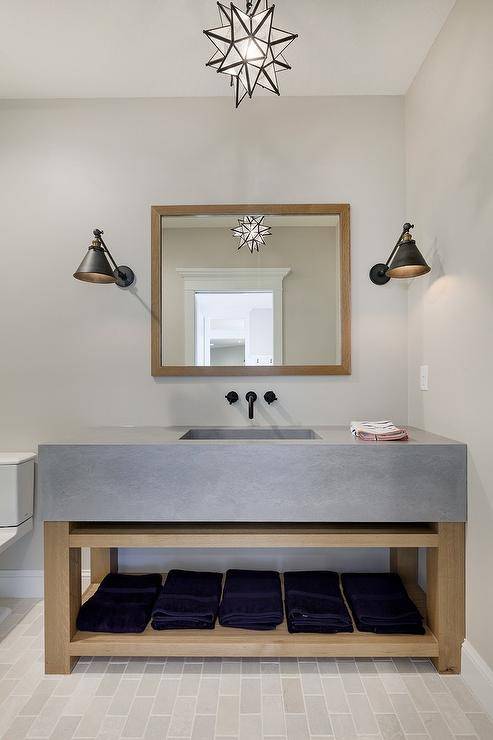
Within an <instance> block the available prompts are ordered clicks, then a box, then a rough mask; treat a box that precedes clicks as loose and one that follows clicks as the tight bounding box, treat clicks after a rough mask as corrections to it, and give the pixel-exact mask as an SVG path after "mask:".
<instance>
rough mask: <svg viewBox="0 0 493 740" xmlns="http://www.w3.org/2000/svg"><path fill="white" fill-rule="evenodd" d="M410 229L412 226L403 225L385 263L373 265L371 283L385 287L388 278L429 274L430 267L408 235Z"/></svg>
mask: <svg viewBox="0 0 493 740" xmlns="http://www.w3.org/2000/svg"><path fill="white" fill-rule="evenodd" d="M411 229H414V224H408V223H405V224H404V226H403V227H402V234H401V235H400V237H399V239H398V240H397V244H396V245H395V247H394V248H393V250H392V252H391V254H390V257H389V258H388V260H387V262H386V263H385V264H382V263H379V264H378V265H373V267H372V268H371V270H370V280H371V281H372V283H375V285H385V283H388V282H389V280H390V278H413V277H418V276H419V275H426V273H427V272H430V270H431V267H430V266H429V265H428V264H427V263H426V260H425V258H424V257H423V255H422V254H421V252H420V251H419V249H418V247H417V246H416V242H415V241H414V239H413V238H412V236H411V234H410V233H409V232H410V230H411Z"/></svg>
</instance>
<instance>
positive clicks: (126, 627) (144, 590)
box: [77, 573, 162, 632]
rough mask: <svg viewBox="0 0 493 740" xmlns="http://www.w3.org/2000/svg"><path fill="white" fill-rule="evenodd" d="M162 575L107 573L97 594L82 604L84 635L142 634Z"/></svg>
mask: <svg viewBox="0 0 493 740" xmlns="http://www.w3.org/2000/svg"><path fill="white" fill-rule="evenodd" d="M161 582H162V578H161V576H160V574H159V573H151V574H150V575H145V576H134V575H125V574H124V573H108V575H107V576H105V577H104V578H103V580H102V581H101V585H100V586H99V587H98V590H97V591H96V593H95V594H94V595H93V596H91V597H90V598H89V599H88V600H87V601H86V602H85V603H84V604H82V606H81V608H80V611H79V615H78V617H77V629H78V630H81V631H82V632H143V631H144V630H145V628H146V626H147V623H148V622H149V620H150V618H151V612H152V607H153V605H154V602H155V601H156V597H157V595H158V593H159V589H160V588H161Z"/></svg>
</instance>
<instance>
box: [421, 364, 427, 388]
mask: <svg viewBox="0 0 493 740" xmlns="http://www.w3.org/2000/svg"><path fill="white" fill-rule="evenodd" d="M419 389H420V390H421V391H427V390H428V365H421V367H420V368H419Z"/></svg>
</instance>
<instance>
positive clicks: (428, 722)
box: [421, 712, 454, 740]
mask: <svg viewBox="0 0 493 740" xmlns="http://www.w3.org/2000/svg"><path fill="white" fill-rule="evenodd" d="M421 719H422V720H423V724H424V726H425V729H426V732H427V733H428V735H429V736H430V737H431V740H453V739H454V736H453V735H452V733H451V732H450V729H449V728H448V726H447V723H446V722H445V720H444V718H443V717H442V715H441V714H439V712H422V713H421Z"/></svg>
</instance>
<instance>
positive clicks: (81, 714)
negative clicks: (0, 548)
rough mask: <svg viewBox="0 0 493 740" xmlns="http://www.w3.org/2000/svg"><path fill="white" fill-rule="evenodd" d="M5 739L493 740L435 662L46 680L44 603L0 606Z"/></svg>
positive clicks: (205, 667) (118, 671)
mask: <svg viewBox="0 0 493 740" xmlns="http://www.w3.org/2000/svg"><path fill="white" fill-rule="evenodd" d="M0 606H6V607H8V608H9V609H11V610H12V612H11V614H10V615H9V616H8V617H7V619H6V620H5V621H3V622H2V623H0V737H2V738H7V739H8V740H20V738H51V739H52V740H70V738H78V739H82V738H98V740H117V738H128V739H130V738H146V739H147V740H161V739H164V738H167V739H168V740H171V739H173V740H178V739H180V738H181V739H183V738H190V739H191V740H209V739H211V740H212V739H215V738H218V739H219V738H221V740H232V739H233V738H235V739H236V738H237V739H238V740H256V739H257V738H265V739H267V738H268V739H269V740H281V738H284V739H285V740H305V739H310V740H311V739H312V738H313V739H314V740H315V738H316V739H317V740H328V739H329V738H332V739H333V740H353V739H354V740H356V739H358V740H429V738H431V739H432V740H455V739H456V738H457V739H459V738H461V739H462V740H473V739H475V740H478V739H479V740H493V722H492V721H491V720H490V719H489V718H488V716H487V715H486V714H485V713H484V711H483V710H482V708H481V706H479V705H478V704H477V702H476V701H475V699H474V698H473V696H472V695H471V694H470V693H469V691H468V690H467V688H466V687H465V686H464V684H463V682H462V680H461V678H460V677H458V676H447V677H442V676H439V675H438V674H437V673H436V672H435V670H434V668H433V666H432V664H431V663H429V662H428V661H427V660H423V659H421V660H409V659H406V658H404V659H395V660H352V659H342V660H333V659H320V660H314V659H307V660H290V659H285V660H278V659H265V660H261V661H260V660H256V659H247V660H245V659H244V660H235V659H226V660H222V661H221V660H215V659H205V660H200V659H197V658H193V659H189V660H188V659H185V660H182V659H177V658H174V659H172V658H170V659H168V660H166V659H157V658H156V659H153V658H151V659H149V660H146V659H137V658H129V659H126V658H118V659H111V660H108V659H102V658H94V659H90V658H87V659H82V660H81V661H80V662H79V663H78V664H77V666H76V667H75V670H74V672H73V673H72V675H71V676H44V675H43V634H42V630H43V616H42V603H41V602H37V603H36V602H35V601H33V600H31V599H0Z"/></svg>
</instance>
